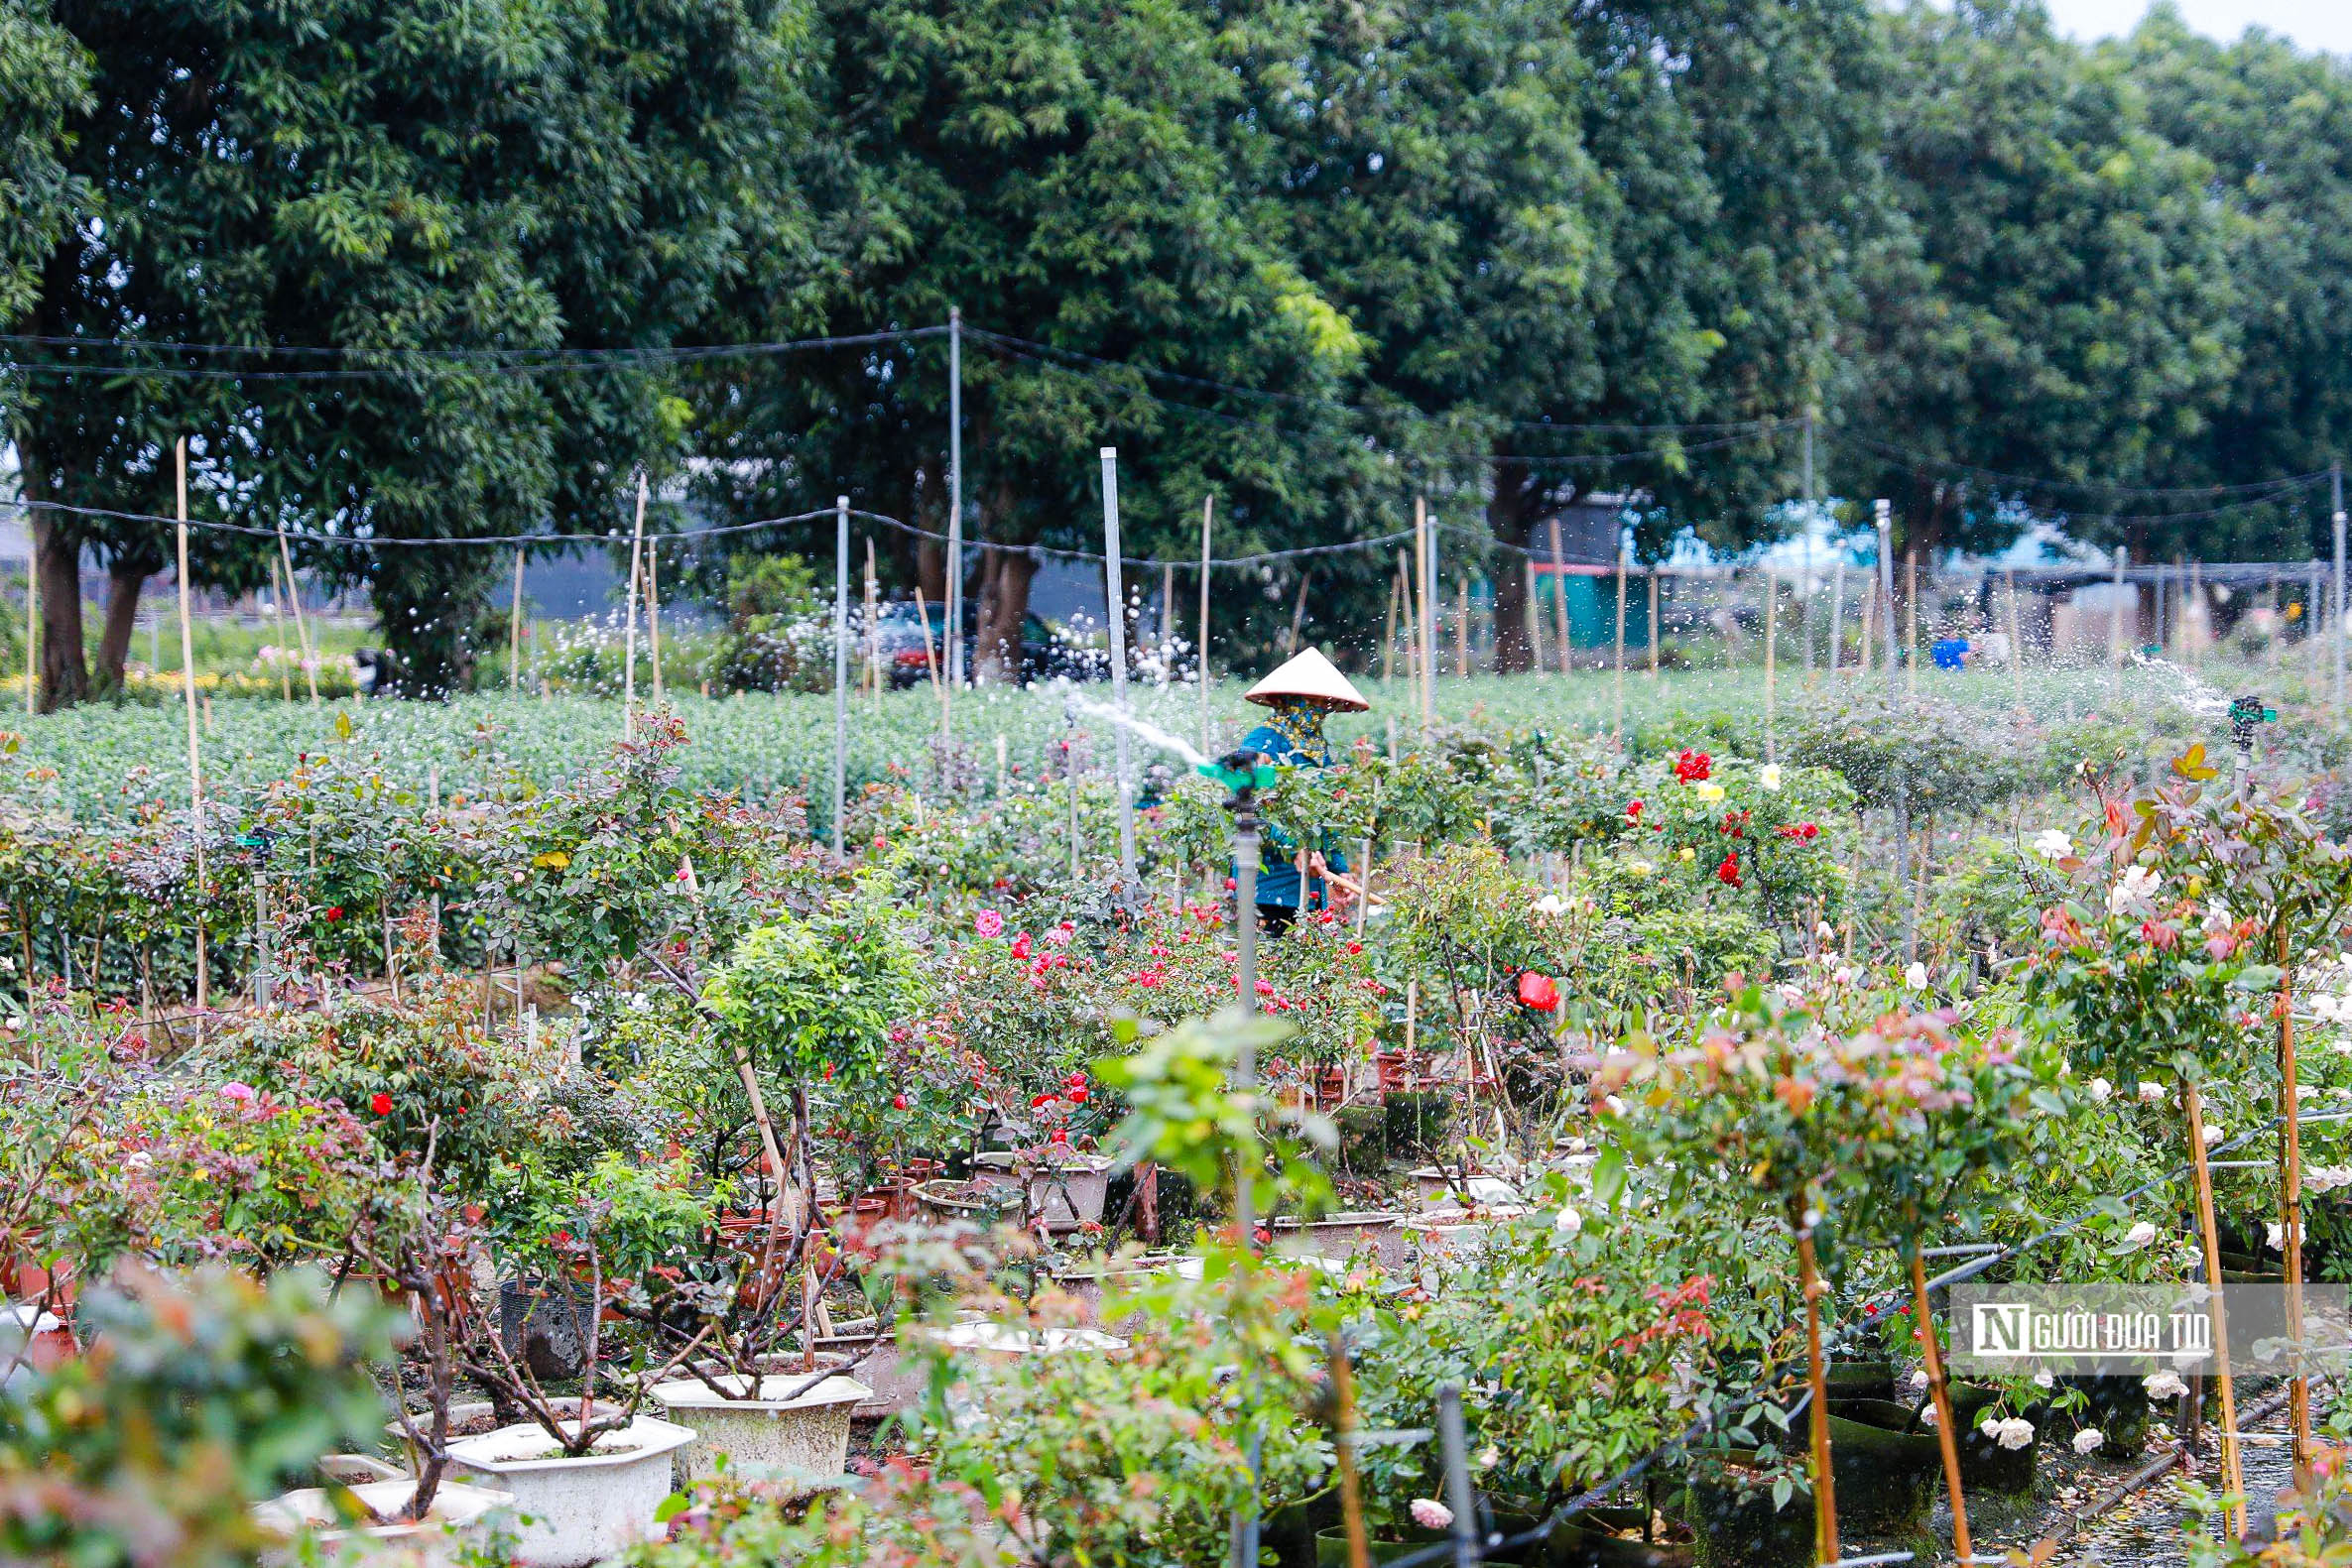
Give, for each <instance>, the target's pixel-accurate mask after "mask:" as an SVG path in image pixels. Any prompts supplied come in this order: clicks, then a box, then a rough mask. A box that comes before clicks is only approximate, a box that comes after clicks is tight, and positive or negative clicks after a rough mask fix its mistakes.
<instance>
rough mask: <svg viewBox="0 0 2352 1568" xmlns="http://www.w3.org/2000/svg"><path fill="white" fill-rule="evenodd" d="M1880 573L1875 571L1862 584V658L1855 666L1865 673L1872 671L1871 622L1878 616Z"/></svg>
mask: <svg viewBox="0 0 2352 1568" xmlns="http://www.w3.org/2000/svg"><path fill="white" fill-rule="evenodd" d="M1878 607H1879V585H1878V574H1877V573H1875V572H1873V573H1872V574H1871V575H1870V577H1868V578H1867V579H1866V580H1865V581H1864V582H1863V584H1862V660H1861V663H1858V664H1856V665H1855V666H1854V667H1855V668H1856V669H1857V670H1859V671H1860V672H1861V673H1863V674H1865V675H1867V674H1869V673H1870V624H1871V622H1872V621H1873V620H1875V619H1876V618H1877V616H1878Z"/></svg>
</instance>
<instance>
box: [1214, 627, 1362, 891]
mask: <svg viewBox="0 0 2352 1568" xmlns="http://www.w3.org/2000/svg"><path fill="white" fill-rule="evenodd" d="M1245 696H1246V698H1247V700H1249V701H1251V702H1255V703H1258V704H1260V705H1261V706H1264V707H1266V708H1269V709H1271V710H1272V712H1270V713H1269V714H1268V715H1267V719H1266V722H1265V723H1264V724H1261V725H1259V726H1258V727H1257V728H1256V729H1254V730H1252V731H1250V733H1249V734H1248V735H1246V736H1244V737H1243V738H1242V742H1241V744H1242V749H1243V750H1245V751H1253V752H1256V753H1258V754H1259V755H1260V756H1262V757H1264V758H1265V759H1266V760H1267V761H1268V762H1271V763H1274V764H1276V765H1278V766H1280V767H1284V768H1328V767H1329V766H1330V765H1331V743H1330V742H1328V741H1326V740H1325V739H1323V719H1324V717H1325V716H1326V715H1327V714H1331V713H1335V712H1342V711H1344V712H1349V713H1362V712H1364V711H1365V710H1366V709H1368V708H1370V707H1371V706H1372V704H1371V703H1369V702H1367V701H1365V700H1364V694H1363V693H1362V692H1360V691H1358V690H1357V689H1356V688H1355V687H1354V686H1353V685H1351V684H1350V683H1349V682H1348V678H1347V676H1345V675H1343V674H1341V673H1340V672H1339V671H1338V670H1337V669H1336V668H1334V667H1333V666H1332V663H1331V661H1329V660H1328V659H1325V658H1324V657H1323V655H1322V651H1321V650H1320V649H1315V648H1309V649H1307V650H1306V651H1305V652H1304V653H1302V654H1300V655H1299V656H1298V657H1297V658H1295V659H1292V660H1290V661H1289V662H1287V663H1284V664H1283V665H1282V667H1281V668H1279V669H1277V670H1275V671H1274V672H1273V673H1272V674H1270V675H1268V676H1267V677H1266V678H1265V679H1263V680H1261V681H1259V682H1258V683H1257V684H1256V685H1254V686H1252V687H1250V689H1249V691H1248V692H1247V693H1246V694H1245ZM1265 843H1266V851H1265V860H1266V864H1265V866H1264V868H1263V869H1262V870H1260V871H1259V873H1258V922H1259V925H1260V927H1261V928H1262V929H1264V930H1265V931H1266V932H1267V934H1269V935H1271V936H1280V935H1281V934H1282V933H1283V932H1284V931H1285V930H1287V929H1289V927H1290V924H1291V922H1292V921H1293V920H1295V919H1297V918H1298V917H1299V916H1300V914H1301V913H1311V912H1313V911H1315V910H1317V909H1325V908H1330V907H1333V906H1334V905H1333V896H1334V894H1336V895H1337V896H1338V898H1339V900H1340V901H1341V902H1344V901H1346V900H1348V899H1352V898H1354V897H1355V895H1356V893H1357V888H1356V885H1355V884H1354V883H1352V882H1349V881H1348V880H1347V879H1346V877H1345V876H1344V875H1343V873H1345V872H1346V870H1347V857H1346V856H1345V855H1344V854H1342V853H1341V852H1340V848H1339V844H1338V842H1337V840H1335V839H1331V838H1329V837H1328V836H1326V838H1325V840H1324V842H1323V845H1322V847H1321V848H1319V849H1302V848H1301V847H1300V845H1298V844H1295V843H1293V842H1292V841H1291V840H1290V838H1289V837H1288V836H1287V835H1285V834H1283V833H1281V832H1279V831H1278V830H1276V829H1275V828H1273V827H1271V826H1269V827H1268V828H1267V829H1266V840H1265Z"/></svg>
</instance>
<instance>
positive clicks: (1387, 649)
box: [1200, 567, 1534, 752]
mask: <svg viewBox="0 0 2352 1568" xmlns="http://www.w3.org/2000/svg"><path fill="white" fill-rule="evenodd" d="M1533 569H1534V568H1532V567H1531V568H1530V570H1533ZM1380 678H1381V679H1383V680H1394V679H1396V678H1397V579H1396V578H1394V577H1391V578H1390V579H1389V618H1388V624H1387V626H1386V627H1384V628H1383V629H1382V631H1381V634H1380ZM1207 733H1208V727H1207V725H1206V724H1205V723H1203V725H1202V726H1201V734H1202V735H1204V736H1205V735H1206V734H1207ZM1200 749H1201V750H1202V751H1203V752H1206V751H1207V750H1208V747H1207V746H1206V745H1203V746H1202V747H1201V748H1200Z"/></svg>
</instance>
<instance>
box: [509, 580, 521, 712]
mask: <svg viewBox="0 0 2352 1568" xmlns="http://www.w3.org/2000/svg"><path fill="white" fill-rule="evenodd" d="M506 689H507V690H508V691H509V692H518V691H521V690H522V689H523V552H522V551H521V550H520V549H518V550H516V551H515V593H514V598H513V599H512V600H511V601H510V602H509V603H508V605H507V611H506Z"/></svg>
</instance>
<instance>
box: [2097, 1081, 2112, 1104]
mask: <svg viewBox="0 0 2352 1568" xmlns="http://www.w3.org/2000/svg"><path fill="white" fill-rule="evenodd" d="M2114 1094H2115V1085H2113V1084H2111V1083H2109V1082H2108V1081H2107V1080H2106V1079H2104V1078H2093V1079H2092V1080H2091V1100H2092V1101H2093V1102H2094V1103H2095V1104H2098V1105H2105V1104H2106V1103H2107V1102H2108V1100H2110V1099H2111V1098H2113V1097H2114Z"/></svg>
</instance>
